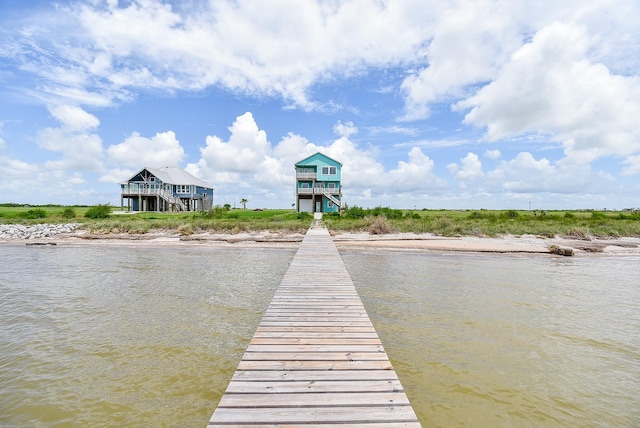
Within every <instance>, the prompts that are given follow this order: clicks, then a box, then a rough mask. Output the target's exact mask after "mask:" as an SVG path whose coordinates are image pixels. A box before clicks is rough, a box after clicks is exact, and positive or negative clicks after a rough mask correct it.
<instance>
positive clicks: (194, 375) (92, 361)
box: [0, 246, 640, 427]
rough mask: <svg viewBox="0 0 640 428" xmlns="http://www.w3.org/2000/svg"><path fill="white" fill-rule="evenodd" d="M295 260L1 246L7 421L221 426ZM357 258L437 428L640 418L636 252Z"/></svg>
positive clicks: (277, 255)
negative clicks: (213, 420) (221, 411)
mask: <svg viewBox="0 0 640 428" xmlns="http://www.w3.org/2000/svg"><path fill="white" fill-rule="evenodd" d="M293 254H294V251H293V250H241V249H238V250H228V249H225V250H220V249H206V248H198V249H175V248H171V249H149V248H127V247H124V248H123V247H94V246H90V247H44V248H42V247H25V246H0V260H1V262H0V298H1V300H0V426H3V427H4V426H8V427H13V426H16V427H24V426H29V427H54V426H55V427H67V426H69V427H70V426H84V425H92V426H95V427H102V426H128V427H137V426H139V427H146V426H161V427H203V426H206V422H207V421H208V419H209V417H210V416H211V413H212V412H213V410H214V408H215V405H216V403H217V401H218V399H219V398H220V396H221V394H222V393H223V392H224V389H225V388H226V385H227V383H228V381H229V379H230V377H231V375H232V374H233V371H234V370H235V368H236V366H237V364H238V362H239V360H240V358H241V356H242V353H243V352H244V349H245V348H246V346H247V344H248V341H249V339H250V338H251V336H252V335H253V332H254V330H255V328H256V327H257V325H258V323H259V321H260V318H261V317H262V313H263V311H264V310H265V308H266V307H267V305H268V303H269V301H270V300H271V297H272V295H273V292H274V291H275V289H276V287H277V285H278V284H279V283H280V280H281V278H282V276H283V275H284V272H285V271H286V269H287V268H288V264H289V262H290V261H291V258H292V257H293ZM342 255H343V258H344V260H345V264H346V265H347V268H348V270H349V272H350V274H351V275H352V278H353V279H354V282H355V283H356V286H357V287H358V290H359V292H360V294H361V296H362V298H363V301H364V303H365V305H366V306H367V309H368V311H369V314H370V316H371V318H372V320H373V322H374V324H375V325H376V327H377V329H378V332H379V334H380V335H381V337H382V340H383V342H384V344H385V347H386V349H387V351H388V353H389V355H390V357H391V359H392V361H393V363H394V366H395V368H396V370H397V371H398V374H399V375H400V377H401V380H402V382H403V385H404V386H405V389H406V391H407V394H408V395H409V398H410V399H411V400H412V403H413V405H414V408H415V410H416V412H417V413H418V415H419V417H420V419H421V422H422V423H423V425H424V426H455V425H458V426H486V427H490V426H554V427H555V426H567V427H573V426H594V427H595V426H629V427H631V426H640V410H639V409H640V269H639V268H640V259H638V258H637V257H632V256H625V257H609V256H602V257H588V258H555V257H548V256H536V257H517V256H498V255H491V256H476V255H460V254H451V255H434V254H416V253H374V252H359V253H358V252H348V253H343V254H342Z"/></svg>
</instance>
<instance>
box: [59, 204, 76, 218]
mask: <svg viewBox="0 0 640 428" xmlns="http://www.w3.org/2000/svg"><path fill="white" fill-rule="evenodd" d="M62 218H76V210H74V209H73V208H71V207H66V208H65V209H64V210H63V211H62Z"/></svg>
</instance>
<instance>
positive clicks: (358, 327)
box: [209, 228, 420, 427]
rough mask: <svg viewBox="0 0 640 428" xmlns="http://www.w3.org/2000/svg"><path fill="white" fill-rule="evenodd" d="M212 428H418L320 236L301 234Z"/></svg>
mask: <svg viewBox="0 0 640 428" xmlns="http://www.w3.org/2000/svg"><path fill="white" fill-rule="evenodd" d="M213 426H224V427H229V426H253V427H256V426H287V427H298V426H305V427H308V426H340V427H383V426H384V427H420V423H419V422H418V419H417V418H416V415H415V413H414V411H413V408H412V407H411V404H410V403H409V400H408V399H407V396H406V395H405V393H404V390H403V389H402V385H401V384H400V381H399V380H398V377H397V376H396V373H395V371H394V370H393V368H392V366H391V363H390V362H389V358H388V357H387V354H386V352H385V351H384V348H383V346H382V343H381V342H380V339H379V338H378V335H377V333H376V331H375V329H374V328H373V325H372V324H371V321H370V320H369V317H368V315H367V313H366V311H365V309H364V306H363V305H362V302H361V300H360V297H359V296H358V293H357V292H356V289H355V287H354V285H353V282H352V281H351V278H350V276H349V273H348V272H347V270H346V268H345V266H344V264H343V262H342V259H341V258H340V255H339V254H338V250H337V249H336V247H335V245H334V244H333V241H332V240H331V237H330V236H329V233H328V231H327V230H326V229H325V228H311V229H309V231H308V232H307V234H306V236H305V238H304V240H303V242H302V244H301V245H300V248H299V249H298V252H297V253H296V255H295V257H294V258H293V261H292V262H291V266H290V267H289V269H288V271H287V273H286V274H285V276H284V278H283V280H282V282H281V284H280V286H279V288H278V289H277V291H276V293H275V295H274V297H273V300H272V301H271V304H270V305H269V308H268V309H267V312H266V313H265V315H264V318H263V319H262V322H261V323H260V326H259V327H258V329H257V331H256V333H255V335H254V337H253V339H252V340H251V343H250V344H249V347H248V348H247V351H246V353H245V354H244V356H243V357H242V361H241V362H240V365H239V366H238V369H237V371H236V372H235V374H234V375H233V378H232V379H231V382H230V383H229V386H228V387H227V390H226V392H225V394H224V396H223V397H222V399H221V400H220V403H219V404H218V408H217V409H216V410H215V412H214V413H213V416H212V417H211V421H210V422H209V427H213Z"/></svg>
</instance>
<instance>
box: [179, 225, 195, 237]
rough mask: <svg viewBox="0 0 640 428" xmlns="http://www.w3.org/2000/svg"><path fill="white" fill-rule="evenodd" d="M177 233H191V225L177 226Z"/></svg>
mask: <svg viewBox="0 0 640 428" xmlns="http://www.w3.org/2000/svg"><path fill="white" fill-rule="evenodd" d="M178 233H179V234H180V235H182V236H187V235H193V225H192V224H181V225H180V226H178Z"/></svg>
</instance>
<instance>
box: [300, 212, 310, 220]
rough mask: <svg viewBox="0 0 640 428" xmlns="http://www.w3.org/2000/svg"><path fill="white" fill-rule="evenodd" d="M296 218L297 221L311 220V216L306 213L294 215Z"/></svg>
mask: <svg viewBox="0 0 640 428" xmlns="http://www.w3.org/2000/svg"><path fill="white" fill-rule="evenodd" d="M296 218H297V219H298V220H309V219H310V218H311V214H309V213H307V212H300V213H298V214H296Z"/></svg>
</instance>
